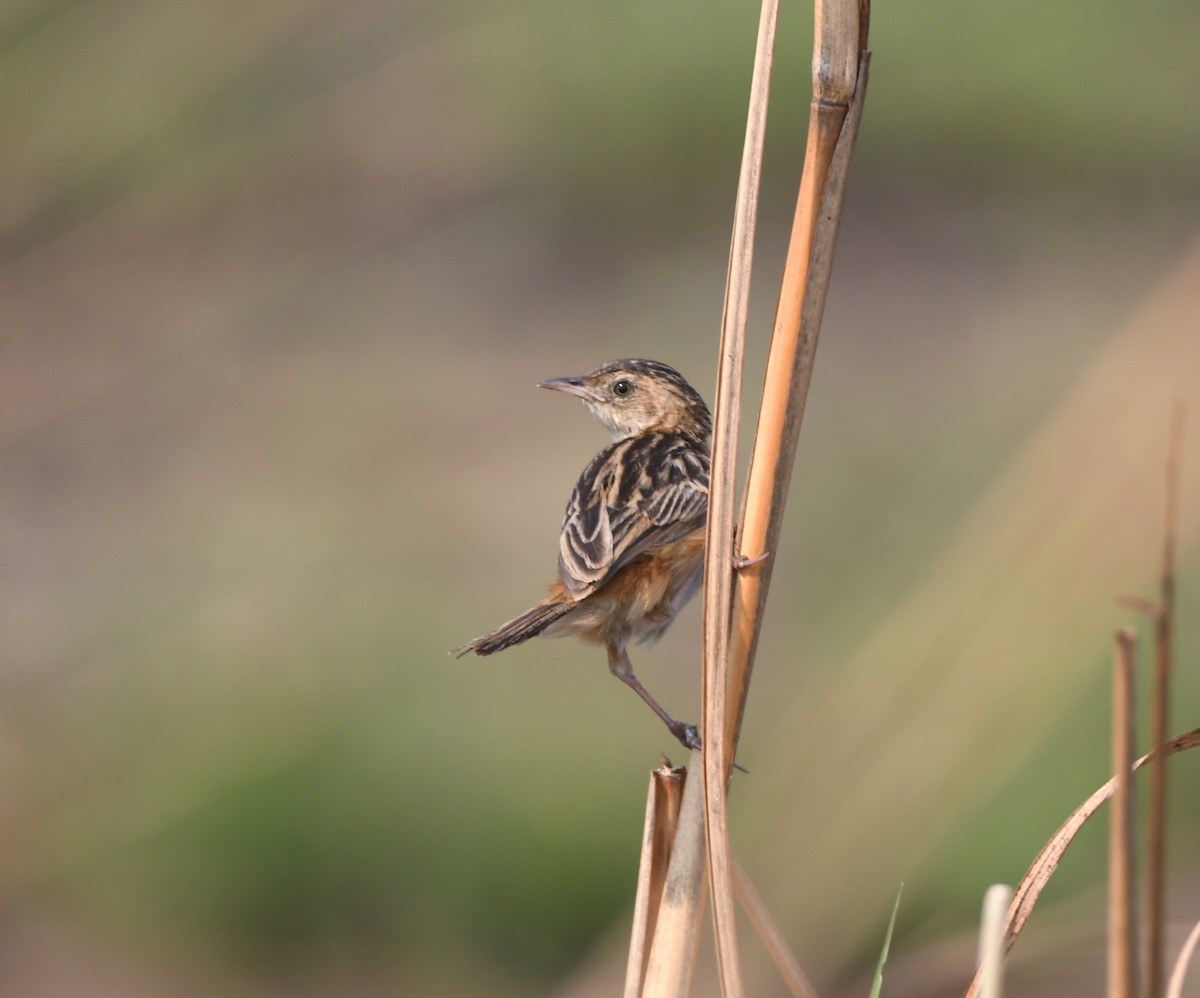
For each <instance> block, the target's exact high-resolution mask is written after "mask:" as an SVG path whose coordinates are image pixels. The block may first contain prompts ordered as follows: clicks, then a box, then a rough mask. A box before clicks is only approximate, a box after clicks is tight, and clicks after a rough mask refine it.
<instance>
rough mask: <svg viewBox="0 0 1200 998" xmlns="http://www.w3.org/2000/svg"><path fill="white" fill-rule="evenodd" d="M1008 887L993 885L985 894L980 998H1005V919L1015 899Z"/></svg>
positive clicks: (981, 930) (980, 961) (980, 947)
mask: <svg viewBox="0 0 1200 998" xmlns="http://www.w3.org/2000/svg"><path fill="white" fill-rule="evenodd" d="M1012 893H1013V892H1012V888H1011V887H1009V886H1008V884H992V886H991V887H989V888H988V889H987V892H986V893H985V894H984V895H983V918H982V919H981V921H980V926H979V973H980V979H981V986H980V991H979V994H980V998H1002V995H1003V993H1004V916H1005V913H1006V912H1007V910H1008V904H1009V902H1010V901H1011V900H1012Z"/></svg>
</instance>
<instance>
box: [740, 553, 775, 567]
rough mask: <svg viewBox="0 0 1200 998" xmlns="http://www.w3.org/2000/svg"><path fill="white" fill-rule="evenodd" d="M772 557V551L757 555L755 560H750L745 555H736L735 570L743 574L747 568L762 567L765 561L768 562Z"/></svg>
mask: <svg viewBox="0 0 1200 998" xmlns="http://www.w3.org/2000/svg"><path fill="white" fill-rule="evenodd" d="M770 557H771V552H770V551H764V552H763V553H762V554H760V555H756V556H755V557H753V558H750V557H748V556H747V555H744V554H735V555H734V556H733V567H734V568H735V569H737V570H738V571H739V572H741V571H744V570H745V569H747V568H753V567H754V566H755V565H761V564H762V563H763V562H764V561H766V560H767V559H768V558H770Z"/></svg>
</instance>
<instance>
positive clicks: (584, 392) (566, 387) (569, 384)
mask: <svg viewBox="0 0 1200 998" xmlns="http://www.w3.org/2000/svg"><path fill="white" fill-rule="evenodd" d="M537 386H538V388H549V389H550V391H552V392H566V393H567V394H568V395H578V396H579V397H580V398H581V399H588V398H591V397H592V393H591V392H590V391H588V388H587V385H585V384H584V383H583V378H547V379H546V380H545V381H539V382H538V384H537Z"/></svg>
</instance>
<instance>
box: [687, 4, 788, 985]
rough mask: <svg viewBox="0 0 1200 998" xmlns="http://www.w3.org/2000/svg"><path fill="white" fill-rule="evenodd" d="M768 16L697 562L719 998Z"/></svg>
mask: <svg viewBox="0 0 1200 998" xmlns="http://www.w3.org/2000/svg"><path fill="white" fill-rule="evenodd" d="M778 13H779V0H763V4H762V10H761V13H760V15H759V24H758V40H757V43H756V45H755V51H754V71H753V74H752V77H751V81H750V106H749V109H748V111H747V113H746V138H745V143H744V145H743V148H742V167H741V173H740V175H739V177H738V188H737V199H736V202H735V207H734V217H733V233H732V235H731V237H730V246H729V271H728V274H727V276H726V282H725V306H724V311H723V314H722V317H721V348H720V358H719V360H718V363H717V394H716V400H715V405H714V419H713V451H712V471H711V474H710V476H709V498H708V524H707V528H706V531H707V532H706V534H705V550H707V551H708V552H709V553H710V555H711V557H708V558H706V559H705V562H704V672H703V675H704V685H703V702H704V711H703V720H702V726H703V738H702V742H703V746H704V749H703V759H704V773H703V779H704V785H705V801H706V805H707V806H706V807H705V814H704V817H705V828H706V832H707V842H708V866H709V883H710V884H711V885H712V898H713V937H714V940H715V942H716V951H717V973H718V976H719V977H720V980H721V991H722V993H723V994H724V995H726V996H728V998H741V995H742V993H743V988H742V974H741V965H740V961H739V958H738V945H737V931H736V928H737V922H736V920H735V918H734V909H733V884H732V879H731V873H730V869H729V824H728V820H727V813H726V796H725V791H726V780H727V773H728V772H729V770H730V767H731V766H732V763H733V753H732V752H731V751H730V744H729V742H728V741H727V740H726V737H725V717H726V716H727V714H728V713H729V707H728V688H729V687H728V668H729V607H730V605H731V603H732V597H733V519H734V504H735V490H736V487H737V434H738V416H739V414H740V412H741V407H742V369H743V367H744V361H745V344H746V321H747V317H748V316H749V312H750V276H751V270H752V263H753V259H754V232H755V226H756V221H757V218H758V193H759V186H760V180H761V177H762V155H763V141H764V139H765V137H766V131H767V102H768V97H769V93H770V86H771V62H772V55H773V53H774V49H775V24H776V20H777V17H778Z"/></svg>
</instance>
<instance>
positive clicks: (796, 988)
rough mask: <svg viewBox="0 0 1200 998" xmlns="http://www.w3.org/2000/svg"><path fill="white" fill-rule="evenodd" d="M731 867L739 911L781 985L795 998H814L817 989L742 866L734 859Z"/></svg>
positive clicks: (733, 857)
mask: <svg viewBox="0 0 1200 998" xmlns="http://www.w3.org/2000/svg"><path fill="white" fill-rule="evenodd" d="M730 866H731V867H732V869H733V891H734V894H736V895H737V899H738V901H739V902H741V905H742V910H743V911H744V912H745V913H746V917H747V918H748V919H749V920H750V924H751V925H752V926H753V927H754V931H755V932H757V933H758V938H759V939H761V940H762V943H763V946H765V947H766V950H767V953H768V954H769V955H770V957H771V960H772V961H773V962H774V963H775V967H776V969H778V971H779V976H780V977H782V978H783V983H784V984H786V985H787V988H788V990H789V991H790V992H791V993H792V994H793V995H794V996H795V998H817V989H816V988H814V987H813V985H812V981H810V980H809V979H808V975H807V974H806V973H805V972H804V968H803V967H801V966H800V962H799V961H798V960H797V959H796V957H795V956H794V955H793V954H792V951H791V949H790V948H789V947H788V944H787V940H786V939H784V937H783V933H782V932H780V931H779V926H778V925H776V924H775V920H774V919H773V918H772V917H771V913H770V911H768V910H767V906H766V905H765V904H764V903H763V899H762V898H761V897H759V894H758V891H756V890H755V889H754V884H753V883H752V882H751V880H750V876H749V874H747V873H746V871H745V870H744V869H743V868H742V864H741V863H739V862H738V860H737V857H736V856H732V857H731V858H730Z"/></svg>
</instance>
